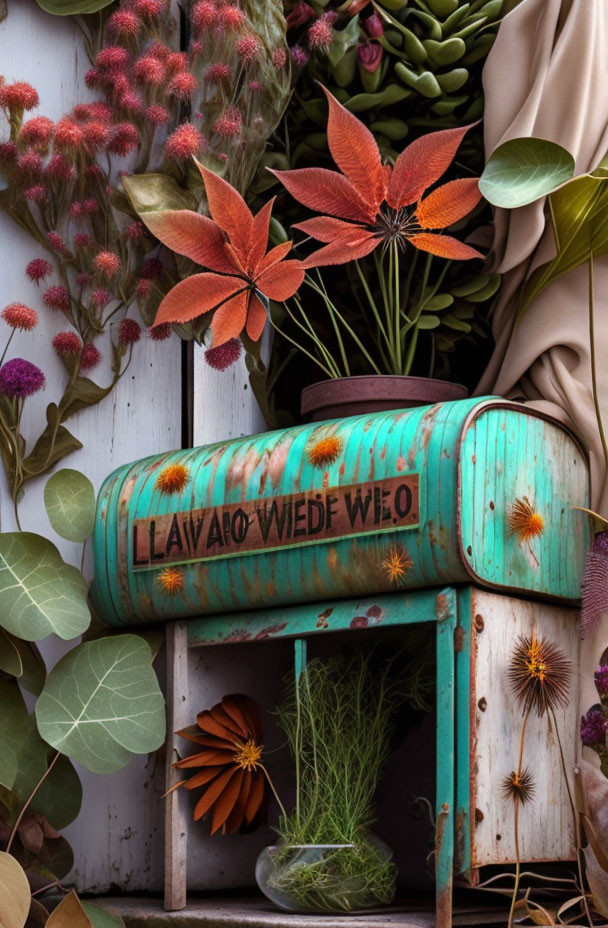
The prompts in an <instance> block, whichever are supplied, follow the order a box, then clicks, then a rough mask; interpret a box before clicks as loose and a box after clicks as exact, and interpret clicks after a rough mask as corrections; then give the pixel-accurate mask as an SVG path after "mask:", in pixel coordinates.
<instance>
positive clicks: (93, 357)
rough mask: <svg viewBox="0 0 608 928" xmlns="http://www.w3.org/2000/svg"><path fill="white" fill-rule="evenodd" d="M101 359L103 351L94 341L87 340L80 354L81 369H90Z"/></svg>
mask: <svg viewBox="0 0 608 928" xmlns="http://www.w3.org/2000/svg"><path fill="white" fill-rule="evenodd" d="M100 361H101V353H100V351H99V348H97V347H96V346H95V345H94V344H93V342H87V343H86V345H85V346H84V348H83V349H82V354H81V355H80V370H81V371H90V370H92V369H93V368H94V367H97V365H98V364H99V362H100Z"/></svg>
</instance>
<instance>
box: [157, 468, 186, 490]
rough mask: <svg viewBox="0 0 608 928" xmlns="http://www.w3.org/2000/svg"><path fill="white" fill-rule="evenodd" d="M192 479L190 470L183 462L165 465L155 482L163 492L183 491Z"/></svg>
mask: <svg viewBox="0 0 608 928" xmlns="http://www.w3.org/2000/svg"><path fill="white" fill-rule="evenodd" d="M189 480H190V471H189V470H188V468H187V467H185V466H184V465H183V464H169V465H168V466H167V467H164V468H163V469H162V470H161V472H160V474H159V475H158V477H157V478H156V483H155V484H154V489H155V490H160V492H161V493H167V494H169V493H181V491H182V490H183V489H185V487H186V486H187V484H188V481H189Z"/></svg>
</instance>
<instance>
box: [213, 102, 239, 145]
mask: <svg viewBox="0 0 608 928" xmlns="http://www.w3.org/2000/svg"><path fill="white" fill-rule="evenodd" d="M242 128H243V116H242V113H241V111H240V110H239V108H238V107H236V106H229V107H228V109H227V110H226V111H225V113H224V114H223V115H222V116H220V118H219V119H218V120H216V122H215V123H214V125H213V130H212V131H213V132H214V133H215V134H216V135H222V136H224V137H227V138H233V137H234V136H237V135H240V133H241V130H242Z"/></svg>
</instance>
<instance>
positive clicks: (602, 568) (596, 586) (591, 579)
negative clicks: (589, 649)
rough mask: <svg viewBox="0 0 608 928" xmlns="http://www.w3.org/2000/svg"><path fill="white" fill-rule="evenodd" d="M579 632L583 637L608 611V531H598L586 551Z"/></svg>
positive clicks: (595, 626)
mask: <svg viewBox="0 0 608 928" xmlns="http://www.w3.org/2000/svg"><path fill="white" fill-rule="evenodd" d="M582 597H583V603H582V609H581V632H582V635H583V637H584V636H585V635H588V634H589V633H590V632H592V631H593V629H594V628H597V626H598V625H599V624H600V621H601V618H602V616H603V615H604V613H605V612H608V532H598V533H597V535H596V536H595V538H594V540H593V545H592V546H591V549H590V550H589V551H588V552H587V559H586V561H585V572H584V574H583V588H582Z"/></svg>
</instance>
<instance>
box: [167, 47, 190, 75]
mask: <svg viewBox="0 0 608 928" xmlns="http://www.w3.org/2000/svg"><path fill="white" fill-rule="evenodd" d="M187 64H188V56H187V55H186V52H169V54H168V55H167V58H166V60H165V67H166V69H167V74H178V73H179V72H180V71H185V70H186V66H187Z"/></svg>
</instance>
